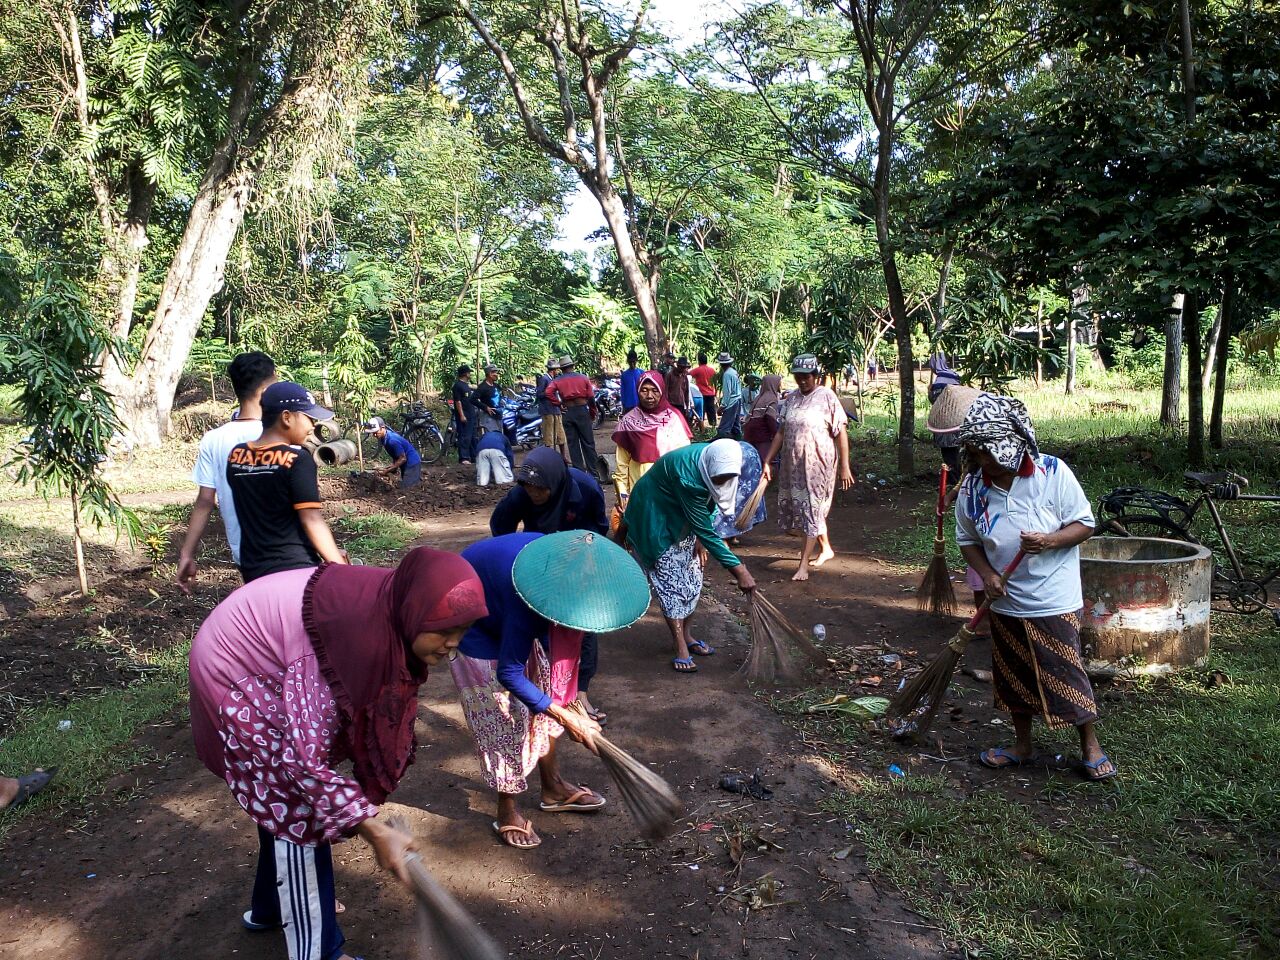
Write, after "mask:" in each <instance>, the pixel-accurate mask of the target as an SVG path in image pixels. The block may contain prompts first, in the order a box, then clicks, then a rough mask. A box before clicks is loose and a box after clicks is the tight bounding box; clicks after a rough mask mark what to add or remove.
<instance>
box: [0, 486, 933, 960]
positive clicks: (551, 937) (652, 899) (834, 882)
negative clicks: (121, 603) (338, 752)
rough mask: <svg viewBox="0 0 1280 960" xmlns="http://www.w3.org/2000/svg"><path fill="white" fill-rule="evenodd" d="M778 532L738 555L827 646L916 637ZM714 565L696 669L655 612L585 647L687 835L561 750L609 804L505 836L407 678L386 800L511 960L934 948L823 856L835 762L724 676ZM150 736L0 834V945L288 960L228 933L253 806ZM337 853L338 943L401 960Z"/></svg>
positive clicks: (74, 952)
mask: <svg viewBox="0 0 1280 960" xmlns="http://www.w3.org/2000/svg"><path fill="white" fill-rule="evenodd" d="M848 497H849V502H848V503H846V504H842V505H840V506H838V507H837V513H836V516H835V521H836V522H835V525H834V526H833V532H834V540H835V545H836V548H837V549H839V550H848V549H856V548H857V547H858V545H859V544H862V543H865V542H866V536H867V535H870V534H874V532H875V531H876V530H877V529H882V528H883V527H884V526H885V525H886V524H891V523H893V522H896V520H895V517H896V516H898V515H899V514H898V511H897V510H896V509H894V505H893V504H892V503H887V502H881V501H882V500H883V499H884V498H883V495H882V494H881V493H879V492H877V491H866V492H865V497H866V498H869V499H870V501H871V502H869V503H860V502H859V499H860V496H859V495H857V494H852V495H848ZM486 521H487V511H485V510H482V509H470V510H467V511H465V512H463V513H461V514H454V515H453V516H451V517H448V518H443V517H427V518H425V519H423V520H422V521H421V523H420V527H421V529H422V530H423V542H426V543H431V544H433V545H438V546H442V547H446V548H451V549H458V548H460V547H462V546H464V545H466V544H467V543H469V542H471V541H472V540H474V539H476V538H478V537H480V536H483V535H485V533H487V530H486ZM864 528H865V529H864ZM795 545H796V544H795V542H794V541H789V540H786V539H785V538H783V537H781V536H779V535H776V534H775V533H773V532H772V528H770V529H769V530H768V531H758V532H755V533H753V534H752V535H751V536H750V537H749V538H748V544H747V545H746V546H745V547H744V548H743V549H742V551H741V553H742V555H743V556H744V557H745V558H746V559H747V561H748V562H749V564H750V565H751V568H752V570H753V571H754V572H755V575H756V577H757V579H758V580H759V582H760V584H761V586H762V587H763V588H764V589H765V590H766V591H768V593H769V595H770V596H771V597H772V598H773V599H774V600H775V601H777V602H779V603H780V604H781V605H782V606H783V607H784V609H786V610H788V612H789V613H790V614H791V615H792V616H793V617H794V618H795V619H796V620H797V622H799V623H802V624H806V625H807V624H810V623H812V622H814V621H816V620H822V621H823V622H824V623H826V625H827V629H828V636H829V637H830V638H831V639H832V640H834V641H835V642H840V643H850V642H853V643H861V642H876V641H878V640H879V639H880V638H884V639H888V640H891V641H892V640H893V639H894V638H900V637H903V636H911V635H912V634H913V633H918V632H919V625H920V622H919V618H918V616H917V615H916V614H915V613H914V610H912V609H911V608H910V607H909V606H908V602H907V601H908V597H907V594H906V593H905V592H904V590H905V588H906V587H908V586H909V583H908V582H907V581H908V580H909V578H903V577H902V576H899V575H895V574H892V573H890V572H889V571H888V570H887V569H886V568H885V567H884V566H883V565H881V564H880V563H878V562H876V561H875V560H873V559H871V558H869V557H865V556H861V555H858V554H857V553H852V554H850V553H842V554H841V555H840V556H839V557H837V559H836V560H834V561H832V562H831V564H829V565H828V567H827V569H826V570H824V571H822V572H821V573H819V574H817V575H815V577H814V579H813V580H812V581H811V582H810V585H809V587H808V588H805V589H800V588H798V587H796V586H793V585H792V584H790V582H789V580H788V579H787V578H789V576H790V573H791V570H792V569H793V568H792V566H791V565H790V564H788V563H786V562H785V558H788V557H789V556H790V555H791V553H792V548H793V547H794V546H795ZM712 579H713V583H714V592H715V594H716V595H718V596H719V597H721V598H723V602H721V601H718V600H715V599H714V598H709V599H708V600H707V601H705V602H704V605H703V607H702V610H701V612H700V614H699V617H698V620H697V621H696V623H697V627H698V631H699V633H700V634H701V635H702V636H703V637H705V638H706V639H708V640H709V641H710V642H712V643H713V644H716V645H718V646H719V647H720V653H719V654H718V655H717V656H715V657H712V658H704V659H702V660H701V661H700V662H699V665H700V667H701V670H700V671H699V673H698V674H697V675H696V676H679V675H676V674H675V673H674V672H673V671H672V670H671V668H670V665H669V656H670V655H669V653H668V652H667V644H668V640H667V634H666V630H665V628H664V627H663V625H662V623H661V620H660V619H658V618H657V617H655V616H654V615H652V614H651V615H650V616H648V617H646V618H645V620H643V621H642V622H641V623H639V624H637V625H636V626H635V627H634V628H632V629H631V630H629V631H625V632H622V633H619V634H614V635H611V636H609V637H607V638H605V639H604V640H603V641H602V644H601V674H600V676H599V677H598V679H597V681H596V683H595V685H594V686H593V690H592V692H593V694H594V698H595V700H596V701H597V703H598V704H599V705H601V706H602V707H603V708H605V709H607V710H608V711H609V713H610V716H611V719H610V728H609V732H610V735H611V736H612V737H613V738H614V739H616V740H617V742H619V743H620V744H621V745H622V746H624V747H625V748H627V749H629V750H632V751H633V752H634V753H635V754H636V755H637V756H639V757H642V758H643V759H645V760H647V761H649V762H651V763H652V764H654V766H655V767H656V768H657V769H658V770H659V771H661V772H662V774H663V775H664V776H665V777H666V778H667V779H668V780H669V781H670V782H671V783H672V784H674V785H675V786H676V787H677V789H678V791H679V793H680V794H681V796H682V797H683V798H684V800H685V803H686V807H687V810H688V811H689V814H690V816H689V819H688V824H687V826H686V827H685V828H684V829H683V832H681V833H680V834H678V835H677V836H676V837H675V838H673V839H672V840H669V841H667V842H665V843H662V844H659V845H657V846H656V847H649V846H648V845H646V844H644V843H641V842H638V841H637V840H636V839H635V836H636V835H635V831H634V829H633V828H632V824H631V822H630V820H629V819H628V818H627V816H626V814H625V812H624V811H623V810H622V809H621V808H620V806H619V805H618V803H617V801H616V793H615V791H613V790H612V787H611V784H609V783H608V781H607V778H606V777H605V776H604V774H603V772H602V770H601V769H600V768H599V765H598V763H597V762H596V761H595V760H594V759H593V758H591V757H590V756H589V755H588V754H587V753H586V752H585V751H583V750H581V749H579V748H577V747H576V746H575V745H573V744H566V748H565V749H564V751H563V756H564V760H565V767H566V771H567V774H568V775H569V776H571V777H573V778H576V779H578V780H579V781H586V782H588V783H591V784H593V785H596V786H598V787H600V788H601V790H602V791H603V792H604V793H605V794H606V795H607V796H610V798H611V806H610V808H609V809H608V811H607V812H605V813H603V814H600V815H597V816H594V817H583V816H573V815H564V814H560V815H555V814H538V813H534V814H533V819H534V820H535V822H536V824H537V826H538V829H539V832H540V833H541V834H542V836H543V837H544V844H543V845H542V847H541V848H539V849H538V850H536V851H532V852H523V853H522V852H517V851H514V850H511V849H508V848H505V847H502V846H500V845H498V844H497V843H496V841H495V840H494V838H493V836H492V834H491V832H490V828H489V823H490V821H491V820H492V819H493V817H492V813H493V811H492V802H491V798H490V796H489V795H488V794H486V792H485V790H484V788H483V782H482V781H481V779H480V778H479V775H478V772H477V768H476V760H475V758H474V756H473V754H472V747H471V741H470V738H469V736H468V735H467V732H466V728H465V725H464V723H463V719H462V714H461V710H460V708H459V707H458V704H457V698H456V694H455V691H454V688H453V684H452V681H451V680H450V679H449V677H448V675H447V672H445V671H438V672H437V673H436V675H435V676H433V677H432V678H431V679H430V680H429V681H428V683H427V685H426V686H425V687H424V688H423V697H422V707H421V710H420V714H419V736H420V740H421V741H422V743H423V746H422V749H421V750H420V753H419V758H418V762H417V764H416V765H415V766H414V767H413V768H412V769H411V770H410V772H409V774H408V776H407V777H406V779H405V781H404V783H403V784H402V786H401V788H400V790H399V791H398V792H397V794H396V797H395V799H396V800H397V801H398V802H399V803H400V804H403V805H405V807H404V810H405V812H406V813H407V814H408V815H409V817H410V819H411V821H412V822H413V824H414V826H415V829H416V830H417V832H418V834H419V836H420V837H422V838H423V840H424V843H425V851H424V852H425V858H426V860H427V862H428V863H429V864H430V865H431V866H432V869H433V870H435V871H436V872H437V874H438V876H439V877H440V879H441V880H442V881H443V882H444V883H445V885H446V886H448V887H449V888H450V889H451V890H452V891H453V892H454V893H455V894H456V895H458V896H459V898H460V899H461V900H462V901H463V902H464V903H465V904H467V905H468V906H469V907H470V908H471V909H472V910H473V911H474V912H475V914H476V916H477V917H478V918H479V919H480V920H481V921H482V922H483V923H484V924H485V925H486V926H487V927H488V928H489V929H490V930H491V931H492V932H493V934H494V935H495V936H496V937H497V939H498V940H499V942H500V943H502V944H503V945H504V946H505V947H506V948H507V949H508V950H510V952H511V955H512V956H513V957H518V958H530V960H532V958H540V960H549V958H553V957H555V958H564V960H571V958H583V960H586V958H591V960H610V958H617V960H641V958H646V960H647V958H652V957H681V958H698V960H714V958H728V957H760V958H772V957H797V958H804V960H810V958H814V957H848V958H858V960H863V958H865V960H899V958H902V960H906V958H926V957H930V958H932V957H943V956H950V954H949V953H948V952H947V950H946V949H945V947H944V945H943V944H942V943H941V942H940V940H939V935H938V934H937V933H936V932H934V931H933V930H931V929H930V928H928V927H927V926H925V925H924V924H922V923H921V922H920V920H919V918H917V917H916V916H914V915H913V914H911V913H909V912H907V911H905V910H904V909H903V908H902V906H901V904H900V902H899V901H898V900H897V899H896V898H894V897H892V896H890V895H887V894H884V893H882V892H881V891H880V890H878V889H877V887H876V886H875V885H874V884H873V883H872V882H871V879H870V878H869V877H868V875H867V874H866V871H865V868H864V867H863V865H862V863H861V861H860V860H859V858H858V856H857V854H855V855H853V856H850V857H847V858H846V859H843V860H835V859H833V858H832V856H831V854H832V853H833V852H834V851H837V850H841V849H843V848H846V847H848V846H849V845H850V844H851V843H852V842H853V839H854V835H853V832H852V831H853V829H854V826H855V825H852V824H846V823H844V822H842V821H840V820H839V819H837V818H836V817H834V816H833V815H832V814H829V813H827V812H825V811H824V810H823V809H822V807H821V800H822V798H823V796H824V794H825V793H826V792H827V791H828V790H829V789H830V788H831V785H832V780H831V776H830V771H829V770H828V768H827V767H826V766H825V764H824V763H823V762H822V761H821V760H820V759H819V758H818V757H816V756H815V755H813V753H812V751H811V750H809V749H808V748H807V747H806V746H805V744H804V743H802V742H801V740H800V738H799V737H798V735H797V734H796V732H795V731H794V730H792V729H790V728H789V727H787V726H786V725H784V724H783V723H782V722H781V721H780V720H779V719H778V718H777V716H776V715H775V714H774V713H772V712H771V711H770V710H769V709H768V708H767V706H765V705H764V704H763V703H762V702H760V701H758V700H757V699H755V698H754V697H753V696H752V695H751V694H750V693H749V692H748V690H747V688H746V686H745V684H744V682H743V681H742V679H741V678H740V677H738V676H736V675H735V670H736V669H737V667H738V666H739V665H740V664H741V663H742V661H743V659H744V657H745V653H746V642H745V636H744V631H743V629H742V627H741V626H740V622H741V616H742V610H743V605H742V601H741V599H740V598H739V597H738V596H737V595H736V593H735V592H734V591H732V589H731V588H730V587H729V584H728V581H727V578H726V577H725V576H724V575H723V573H722V572H721V571H719V570H716V571H714V572H713V574H712ZM148 740H149V741H150V742H151V744H150V745H151V746H152V747H153V748H154V749H155V751H156V753H157V756H158V757H159V759H158V760H157V761H156V762H155V763H153V764H150V765H147V766H145V767H142V768H140V769H138V770H135V771H133V772H132V773H130V774H128V775H126V776H123V777H120V778H118V782H116V783H113V784H111V785H110V789H108V790H107V791H106V795H108V796H110V795H114V794H115V793H116V792H117V791H118V790H119V789H124V788H131V787H136V791H135V795H134V797H133V798H132V799H130V800H128V801H127V802H125V803H124V804H123V805H120V806H115V807H112V808H110V809H104V810H101V811H86V812H85V815H84V818H83V822H78V823H77V822H70V821H68V822H64V823H44V824H36V825H32V826H29V827H23V828H20V829H18V830H15V831H14V833H13V834H12V835H11V837H10V839H9V842H8V844H7V847H6V849H5V853H4V863H3V866H2V867H0V957H10V956H12V957H22V958H24V960H45V958H47V960H55V958H56V960H89V958H95V960H96V958H99V957H107V956H111V955H122V956H129V957H135V958H157V960H159V958H169V957H172V956H174V955H175V954H180V955H181V956H183V957H184V960H202V958H214V957H218V958H225V957H227V956H230V955H235V956H237V957H244V958H254V960H256V958H262V960H267V958H272V960H278V958H282V957H283V956H284V947H283V943H282V942H281V939H280V937H279V936H278V935H275V934H249V933H246V932H244V931H242V930H241V929H240V926H239V915H240V912H241V911H242V910H244V909H245V908H246V906H247V900H248V893H249V886H250V884H251V881H252V872H253V863H254V858H255V856H256V850H257V844H256V837H255V834H254V832H253V830H252V826H251V824H250V822H249V820H248V819H247V818H245V817H244V816H243V814H242V813H241V812H240V811H239V809H238V808H237V807H236V805H235V803H234V801H233V800H232V799H231V796H230V794H229V793H228V791H227V790H226V789H225V788H224V787H223V786H221V785H220V784H218V783H217V782H216V781H214V779H213V778H212V777H211V776H210V775H209V774H208V773H207V772H206V771H205V770H204V769H203V768H202V767H201V766H200V765H199V763H198V762H197V761H196V760H195V758H194V756H193V753H192V748H191V743H190V738H189V734H188V731H187V728H186V724H185V721H183V722H174V723H169V724H165V725H161V726H159V727H157V728H155V729H153V730H151V731H149V733H148ZM757 767H759V768H761V769H762V770H763V771H764V774H765V780H766V782H767V783H768V784H769V785H770V786H771V787H772V789H773V790H774V797H773V799H772V800H768V801H752V800H744V799H743V798H741V797H739V796H736V795H731V794H727V793H725V792H723V791H721V790H719V789H718V786H717V784H718V780H719V777H720V775H721V774H722V773H723V772H725V771H728V770H737V771H745V772H748V773H749V772H750V771H752V770H754V769H755V768H757ZM535 789H536V788H535ZM528 799H529V802H528V803H526V808H532V807H534V806H535V805H536V795H535V794H534V793H532V792H531V794H529V795H528ZM730 834H739V835H746V836H751V835H757V836H761V837H765V838H767V839H769V840H771V841H772V842H773V843H776V844H777V846H778V848H780V849H773V848H769V849H766V850H763V851H761V850H757V849H752V848H753V847H757V846H759V844H752V843H749V844H748V846H747V853H746V856H745V858H744V859H743V861H742V863H741V864H740V865H738V866H735V864H734V863H733V861H732V860H731V858H730V856H729V854H728V851H727V839H728V836H729V835H730ZM335 860H336V861H337V863H338V867H337V872H338V883H339V896H340V898H341V899H342V900H343V901H344V902H345V903H346V904H347V907H348V912H347V914H346V915H345V916H344V917H343V918H342V919H343V927H344V930H345V932H346V934H347V937H348V946H349V948H350V949H351V950H352V951H353V952H354V954H356V955H359V956H364V957H366V958H368V960H374V958H378V960H383V958H387V960H389V958H402V957H409V956H414V955H416V954H414V953H413V949H414V948H413V934H412V922H411V920H412V918H411V913H410V909H409V904H408V901H407V898H406V896H405V894H404V893H403V891H401V890H399V889H397V888H396V886H395V885H394V884H393V883H390V882H387V881H386V880H384V879H383V878H382V877H381V876H378V875H377V874H376V872H375V868H374V865H373V863H372V859H371V856H370V854H369V853H368V851H367V848H366V847H365V846H364V845H363V844H361V843H359V842H354V843H348V844H343V845H340V846H339V847H338V848H336V851H335ZM766 876H768V877H772V878H773V879H775V880H778V881H780V882H781V884H782V885H781V887H780V889H779V890H778V892H777V898H778V899H780V900H781V901H784V904H783V905H777V906H772V907H768V908H766V909H760V910H747V909H746V908H745V907H744V906H743V905H742V904H740V903H738V902H737V901H735V900H733V899H726V894H731V893H732V892H733V891H734V890H735V889H737V888H738V887H739V886H741V885H744V884H749V883H754V882H755V881H758V880H759V879H761V878H762V877H766Z"/></svg>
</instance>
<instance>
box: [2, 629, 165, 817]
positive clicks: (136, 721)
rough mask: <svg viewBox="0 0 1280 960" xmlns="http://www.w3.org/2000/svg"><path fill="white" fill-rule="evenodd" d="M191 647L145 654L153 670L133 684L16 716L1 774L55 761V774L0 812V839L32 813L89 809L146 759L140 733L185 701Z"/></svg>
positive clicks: (4, 748)
mask: <svg viewBox="0 0 1280 960" xmlns="http://www.w3.org/2000/svg"><path fill="white" fill-rule="evenodd" d="M189 650H190V643H182V644H178V645H176V646H173V647H170V648H168V649H165V650H161V651H157V652H155V653H152V654H148V655H146V663H147V665H148V666H149V667H150V668H151V670H150V672H149V673H148V674H147V676H146V678H145V679H144V680H142V681H140V682H138V683H136V684H134V685H132V686H130V687H126V688H124V689H122V690H112V691H108V692H106V693H103V694H101V695H99V696H95V697H85V698H83V699H80V700H75V701H72V702H70V703H67V704H61V705H56V706H47V707H35V708H33V709H30V710H27V711H25V712H23V713H22V714H20V715H19V716H18V718H17V720H15V722H14V724H13V727H12V729H11V730H10V731H9V732H8V733H7V734H6V735H5V736H4V738H3V739H2V740H0V771H3V772H4V773H5V774H6V775H8V776H16V775H18V774H21V773H24V772H26V771H28V770H31V769H34V768H36V767H44V768H46V769H48V768H49V767H53V766H56V767H58V776H57V779H55V780H54V782H53V784H52V785H51V786H50V787H49V788H47V789H46V790H45V791H44V792H43V793H41V794H39V795H38V796H36V797H35V798H33V799H32V800H30V801H28V802H27V803H25V804H23V805H22V806H21V807H19V808H18V809H16V810H13V811H10V812H7V813H5V814H4V815H3V816H2V817H0V842H3V840H4V839H5V837H6V835H7V834H8V831H9V830H10V829H12V828H13V827H14V826H15V825H16V824H17V823H19V822H20V821H22V820H24V819H25V818H27V817H29V816H36V815H44V814H48V813H73V812H74V813H83V812H87V809H88V807H89V806H90V805H91V804H92V803H93V802H95V801H97V800H101V799H104V798H103V797H102V787H103V784H105V783H106V782H107V781H108V780H110V779H111V778H112V777H114V776H115V775H117V774H119V773H122V772H124V771H125V770H128V769H130V768H131V767H133V766H135V765H137V764H138V763H140V762H142V761H143V760H145V759H147V752H146V751H145V750H144V749H143V747H142V746H141V745H140V744H138V743H137V742H136V739H137V736H138V734H139V733H140V732H141V730H142V729H143V728H144V727H145V726H146V725H147V724H149V723H154V722H155V721H157V720H161V719H163V718H165V717H168V716H170V715H172V713H173V712H174V711H175V710H176V709H178V708H179V707H180V706H181V705H182V704H183V703H184V702H185V701H186V698H187V654H188V652H189ZM64 721H70V723H71V726H70V727H69V728H68V729H66V730H63V729H60V728H59V725H60V724H61V723H63V722H64ZM107 799H109V798H107Z"/></svg>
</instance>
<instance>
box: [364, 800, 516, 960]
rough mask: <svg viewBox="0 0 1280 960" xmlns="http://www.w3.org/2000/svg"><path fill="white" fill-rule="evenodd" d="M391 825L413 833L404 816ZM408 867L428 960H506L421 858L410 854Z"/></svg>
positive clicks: (407, 856)
mask: <svg viewBox="0 0 1280 960" xmlns="http://www.w3.org/2000/svg"><path fill="white" fill-rule="evenodd" d="M389 824H390V825H391V826H393V827H395V828H396V829H398V830H403V831H404V832H406V833H411V832H412V831H411V830H410V828H409V825H408V823H407V822H406V821H405V820H404V819H403V818H401V817H392V818H391V819H390V821H389ZM404 865H405V869H406V870H407V871H408V873H409V881H410V885H411V889H412V890H413V895H414V897H416V898H417V901H418V940H419V943H420V945H421V956H422V957H423V958H424V960H506V956H507V953H506V951H505V950H503V949H502V948H501V947H499V946H498V945H497V943H495V942H494V940H493V938H492V937H491V936H489V935H488V934H487V933H485V932H484V931H483V930H482V929H480V925H479V924H477V923H476V922H475V920H474V919H472V917H471V914H469V913H468V912H467V910H466V908H465V907H463V906H462V904H460V903H458V901H457V900H455V899H454V898H453V895H452V894H450V893H449V891H448V890H446V889H445V888H444V887H442V886H441V885H440V883H439V881H437V880H436V878H435V877H433V876H432V875H431V872H430V871H429V870H428V869H427V868H426V865H425V864H423V862H422V857H421V856H419V855H418V854H417V853H416V852H414V851H410V852H409V853H408V854H406V855H405V858H404Z"/></svg>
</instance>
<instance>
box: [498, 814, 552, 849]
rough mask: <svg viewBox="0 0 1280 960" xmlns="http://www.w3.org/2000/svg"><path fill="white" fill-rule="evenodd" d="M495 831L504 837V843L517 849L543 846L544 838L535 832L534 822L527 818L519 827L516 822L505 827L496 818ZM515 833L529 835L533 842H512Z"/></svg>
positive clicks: (523, 835)
mask: <svg viewBox="0 0 1280 960" xmlns="http://www.w3.org/2000/svg"><path fill="white" fill-rule="evenodd" d="M493 832H494V833H496V834H497V835H498V836H499V837H501V838H502V842H503V843H505V844H506V845H507V846H508V847H511V848H513V849H515V850H532V849H533V848H534V847H540V846H542V838H541V837H539V836H536V835H535V834H534V832H533V824H532V823H530V822H529V821H527V820H526V821H525V824H524V826H523V827H517V826H516V825H515V824H509V825H507V826H505V827H504V826H503V825H502V824H500V823H499V822H498V821H497V820H495V821H493ZM515 834H519V835H520V836H522V837H527V838H529V839H531V840H533V843H512V842H511V837H512V836H513V835H515Z"/></svg>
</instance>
